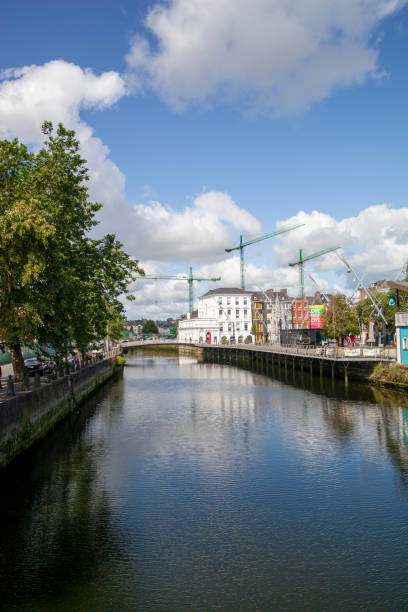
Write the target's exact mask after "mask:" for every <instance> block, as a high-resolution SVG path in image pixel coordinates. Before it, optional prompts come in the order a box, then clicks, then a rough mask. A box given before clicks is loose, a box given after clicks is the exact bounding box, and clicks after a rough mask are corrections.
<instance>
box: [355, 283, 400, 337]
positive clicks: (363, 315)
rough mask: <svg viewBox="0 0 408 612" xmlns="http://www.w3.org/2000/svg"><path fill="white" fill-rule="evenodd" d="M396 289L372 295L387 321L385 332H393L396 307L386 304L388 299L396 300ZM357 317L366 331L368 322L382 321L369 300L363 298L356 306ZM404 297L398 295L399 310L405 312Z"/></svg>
mask: <svg viewBox="0 0 408 612" xmlns="http://www.w3.org/2000/svg"><path fill="white" fill-rule="evenodd" d="M396 294H397V292H396V289H390V290H389V291H387V292H383V293H378V292H377V293H373V294H372V296H373V298H374V300H375V301H376V303H377V304H378V305H379V307H380V308H381V309H382V311H383V313H384V316H385V319H386V321H387V331H389V332H394V331H395V313H396V310H397V307H396V306H390V305H389V303H388V299H389V298H390V297H395V298H396ZM356 309H357V316H358V318H359V321H360V323H361V324H363V325H364V326H365V327H366V329H368V327H369V323H370V321H374V320H375V319H377V320H379V323H381V321H382V319H379V317H378V315H377V313H376V311H375V309H374V308H373V305H372V303H371V300H370V299H369V298H365V299H364V300H360V302H359V303H358V304H357V306H356ZM406 309H407V305H406V297H405V296H404V295H401V293H400V310H406Z"/></svg>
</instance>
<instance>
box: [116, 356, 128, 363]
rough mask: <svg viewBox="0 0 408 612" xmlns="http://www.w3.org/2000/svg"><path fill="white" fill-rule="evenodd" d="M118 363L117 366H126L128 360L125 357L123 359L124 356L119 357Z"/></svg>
mask: <svg viewBox="0 0 408 612" xmlns="http://www.w3.org/2000/svg"><path fill="white" fill-rule="evenodd" d="M116 363H117V365H125V363H126V359H125V358H124V357H122V355H118V356H117V357H116Z"/></svg>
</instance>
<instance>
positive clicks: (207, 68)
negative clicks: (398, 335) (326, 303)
mask: <svg viewBox="0 0 408 612" xmlns="http://www.w3.org/2000/svg"><path fill="white" fill-rule="evenodd" d="M407 4H408V3H407V1H406V0H401V1H398V0H372V1H371V2H366V1H364V0H345V1H344V2H343V3H342V5H341V6H338V3H337V2H335V0H326V1H325V2H323V1H322V0H307V1H305V0H303V1H302V2H301V1H300V0H293V2H291V3H290V10H289V8H288V3H287V2H285V1H284V0H270V1H269V2H265V1H264V0H254V1H253V3H252V4H251V13H250V14H249V13H248V11H247V9H246V3H245V2H243V1H241V0H235V1H234V2H232V0H218V2H217V3H215V0H206V1H203V0H200V1H198V0H189V1H188V2H187V1H186V0H174V1H172V2H168V3H166V4H163V3H162V4H160V5H159V3H158V2H155V1H154V2H152V1H150V2H147V1H138V2H131V1H130V0H127V1H125V2H121V3H120V4H116V3H113V2H110V1H108V0H102V1H99V2H93V1H91V2H88V3H86V4H85V6H83V5H82V4H80V3H79V2H77V1H75V2H72V3H70V5H69V6H65V5H64V4H63V3H62V2H48V1H44V2H40V3H35V5H34V3H32V2H31V3H30V2H29V1H28V0H25V1H23V2H17V3H15V2H14V3H12V2H10V1H9V0H6V1H5V2H4V8H3V14H4V20H3V24H2V25H1V26H0V27H1V34H2V36H1V37H0V49H1V68H0V70H1V75H0V76H1V80H0V138H13V137H18V138H19V139H20V140H22V141H23V142H26V143H27V144H30V145H31V146H32V147H34V148H38V147H39V146H40V144H41V124H42V122H43V121H44V120H52V121H53V122H55V123H58V122H59V121H61V122H62V123H63V124H64V125H65V127H68V128H73V129H75V130H76V132H77V135H78V137H79V139H80V141H81V145H82V151H83V155H84V157H85V158H86V159H87V161H88V166H89V168H90V178H91V180H90V184H89V187H90V194H91V197H92V198H93V199H95V200H98V201H100V202H102V203H103V204H104V209H103V210H102V212H101V214H100V220H101V223H100V226H99V228H98V229H97V230H96V231H97V232H99V233H107V232H114V233H116V234H117V237H118V238H119V240H121V241H122V242H123V243H124V245H125V247H126V249H127V250H128V251H129V252H130V253H131V254H132V255H133V256H134V257H136V258H138V259H139V260H140V263H141V265H142V267H143V268H144V269H145V272H146V273H147V274H178V273H180V274H186V273H187V272H188V268H189V266H190V265H192V266H193V270H194V272H195V274H196V275H198V276H206V277H209V276H211V277H212V276H221V277H222V281H221V282H220V283H219V284H218V285H216V284H213V283H211V284H209V285H208V289H211V288H212V287H213V286H214V287H215V286H230V287H231V286H236V287H238V286H239V284H240V282H239V257H238V256H232V255H227V254H226V253H225V248H231V247H233V246H235V245H236V244H238V243H239V235H240V234H243V235H244V236H245V237H248V238H252V237H256V236H260V235H262V234H263V233H269V232H273V231H276V230H279V229H282V228H283V227H286V226H289V225H295V224H298V223H305V226H304V227H302V228H299V229H297V230H296V231H293V232H290V233H289V234H287V235H286V234H284V235H283V236H281V237H278V238H274V239H273V240H270V241H266V242H264V243H261V245H257V246H256V245H255V246H254V247H251V248H249V249H247V250H246V252H245V258H246V264H247V266H246V278H247V286H248V288H253V289H256V287H257V286H263V287H273V288H275V289H279V288H281V287H287V288H288V290H289V291H290V292H292V293H294V292H295V291H296V288H297V270H293V269H291V268H289V267H288V265H287V263H288V262H289V261H293V260H294V259H296V257H297V255H298V252H299V248H302V250H303V252H304V254H305V255H307V254H309V253H312V252H315V251H318V250H320V249H324V248H328V247H331V246H333V245H337V244H339V245H341V246H342V247H343V249H344V253H345V254H346V257H347V259H350V261H351V263H352V265H353V266H354V267H356V268H357V269H358V270H359V272H365V273H366V277H365V279H364V280H365V282H369V281H372V280H377V279H379V278H388V279H389V278H395V276H396V275H397V274H398V273H399V271H400V270H401V268H402V266H403V264H404V263H405V262H406V261H407V259H408V257H407V252H406V247H405V244H406V243H407V237H408V231H407V229H406V228H407V227H408V223H407V222H408V208H407V206H406V204H407V198H406V183H405V181H404V178H405V176H406V154H405V142H406V140H407V136H408V134H407V131H408V130H407V126H406V121H405V107H406V101H407V87H408V86H407V79H406V68H405V65H404V64H405V62H404V58H405V57H406V56H407V51H408V37H407V34H408V7H407ZM215 7H216V8H215ZM211 9H212V10H211ZM62 26H63V27H62ZM309 269H310V271H312V272H313V275H314V276H315V277H316V278H317V280H318V282H319V283H320V284H321V285H322V287H323V288H324V289H325V290H328V291H329V290H331V291H333V290H341V289H351V286H350V285H349V284H347V283H350V279H349V278H348V277H347V276H346V273H345V272H346V271H345V267H344V265H343V264H342V263H341V262H340V261H339V260H338V259H337V258H336V257H335V256H334V255H330V256H326V257H324V258H322V259H321V260H317V261H316V262H315V263H313V265H311V266H310V268H309ZM185 285H186V284H185V281H179V282H177V281H169V282H168V283H162V282H160V283H159V282H155V281H152V282H151V283H150V282H149V281H140V282H139V283H137V286H136V288H135V296H136V301H135V302H134V303H132V304H131V305H127V307H128V317H129V318H131V319H134V318H138V315H142V314H145V315H148V316H151V317H152V318H158V319H159V318H167V317H168V316H174V315H177V314H180V313H181V312H183V311H186V310H187V308H188V291H187V287H186V286H185ZM200 288H201V285H200ZM306 288H307V290H308V291H312V290H313V291H314V288H313V287H312V286H311V285H309V286H308V284H306ZM206 290H207V287H205V286H204V284H203V286H202V291H201V293H204V292H205V291H206ZM195 295H196V296H197V295H198V289H197V285H196V286H195Z"/></svg>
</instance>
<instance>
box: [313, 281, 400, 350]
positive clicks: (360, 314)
mask: <svg viewBox="0 0 408 612" xmlns="http://www.w3.org/2000/svg"><path fill="white" fill-rule="evenodd" d="M395 296H396V291H395V289H390V291H388V292H386V293H375V294H374V295H373V297H374V299H375V301H376V303H377V304H378V306H379V307H380V309H381V310H382V312H383V314H384V317H385V319H386V321H387V326H386V329H384V327H383V331H384V333H385V332H387V333H392V332H395V306H392V305H390V303H389V298H390V297H395ZM402 301H403V303H401V305H400V309H401V310H405V309H406V304H405V298H402ZM324 320H325V323H324V328H323V330H322V331H323V334H324V335H325V336H330V337H332V338H341V337H343V338H345V337H347V336H349V335H353V336H359V335H361V333H362V331H363V329H365V330H368V329H369V325H370V322H373V321H375V320H377V316H376V313H375V311H374V309H373V305H372V303H371V300H370V299H369V298H365V299H363V300H360V301H359V302H358V303H357V304H356V305H353V304H351V303H350V301H349V300H348V298H347V296H346V295H344V294H342V293H338V294H336V295H332V296H330V302H329V304H328V305H327V307H326V309H325V315H324ZM378 323H379V324H380V325H382V319H381V320H379V321H378Z"/></svg>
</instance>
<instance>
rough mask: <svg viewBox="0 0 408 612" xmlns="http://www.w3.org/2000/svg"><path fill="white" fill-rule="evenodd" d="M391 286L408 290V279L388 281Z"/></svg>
mask: <svg viewBox="0 0 408 612" xmlns="http://www.w3.org/2000/svg"><path fill="white" fill-rule="evenodd" d="M387 282H388V285H389V286H390V287H394V288H395V289H399V290H400V291H408V283H407V281H387Z"/></svg>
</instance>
